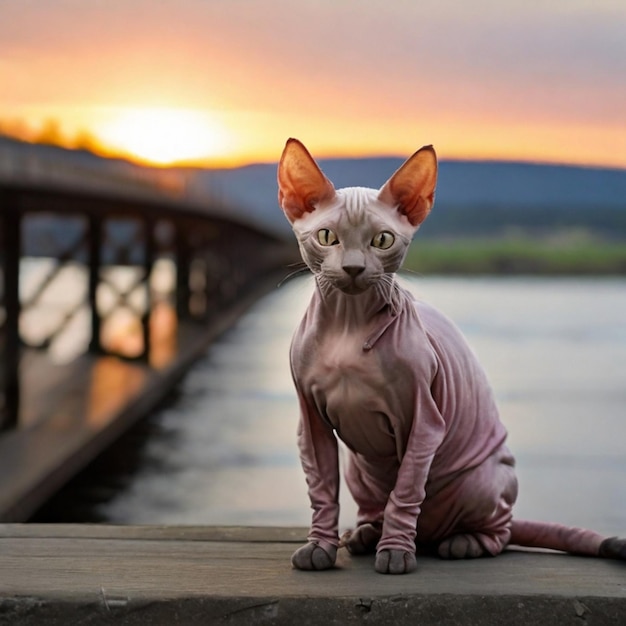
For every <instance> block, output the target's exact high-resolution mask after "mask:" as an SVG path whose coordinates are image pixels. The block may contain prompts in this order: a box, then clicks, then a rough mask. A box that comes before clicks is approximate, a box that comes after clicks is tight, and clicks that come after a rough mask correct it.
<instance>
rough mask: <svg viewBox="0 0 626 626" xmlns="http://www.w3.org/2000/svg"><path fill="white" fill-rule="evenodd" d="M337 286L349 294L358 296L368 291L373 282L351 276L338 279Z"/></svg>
mask: <svg viewBox="0 0 626 626" xmlns="http://www.w3.org/2000/svg"><path fill="white" fill-rule="evenodd" d="M335 287H337V289H339V291H341V292H343V293H345V294H346V295H348V296H358V295H359V294H362V293H364V292H366V291H367V290H368V289H369V288H370V287H371V283H370V282H369V281H364V280H359V279H353V278H351V279H345V280H340V281H337V282H336V283H335Z"/></svg>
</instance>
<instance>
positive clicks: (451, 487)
mask: <svg viewBox="0 0 626 626" xmlns="http://www.w3.org/2000/svg"><path fill="white" fill-rule="evenodd" d="M516 498H517V478H516V476H515V470H514V459H513V456H512V455H511V453H510V452H509V451H508V449H507V448H506V447H504V446H503V447H502V448H500V449H499V450H497V451H496V452H494V454H492V455H491V456H490V457H489V458H487V459H486V460H485V461H484V462H483V463H481V464H480V465H479V466H477V467H475V468H471V469H469V470H466V471H464V472H463V473H462V474H460V475H459V476H458V477H456V478H455V479H454V480H453V481H451V482H450V483H449V484H448V485H446V486H445V488H443V489H442V490H441V491H440V492H438V493H437V494H436V495H435V496H434V497H433V498H431V499H430V501H429V498H427V499H426V501H425V502H424V507H423V510H422V516H421V517H420V521H419V522H418V538H419V536H420V534H422V535H423V534H424V530H425V531H426V533H427V534H428V532H429V527H430V529H431V530H430V532H431V537H430V539H431V541H432V540H434V541H433V542H434V543H436V544H438V545H437V552H438V554H439V556H440V557H441V558H444V559H471V558H478V557H481V556H495V555H497V554H499V553H500V552H502V550H503V549H504V548H505V547H506V546H507V544H508V543H509V539H510V537H511V520H512V516H513V504H514V503H515V500H516ZM420 522H422V526H423V528H422V533H420V528H419V527H420ZM437 527H438V528H439V531H440V532H441V533H442V534H439V537H437V536H432V532H433V531H434V529H435V528H437Z"/></svg>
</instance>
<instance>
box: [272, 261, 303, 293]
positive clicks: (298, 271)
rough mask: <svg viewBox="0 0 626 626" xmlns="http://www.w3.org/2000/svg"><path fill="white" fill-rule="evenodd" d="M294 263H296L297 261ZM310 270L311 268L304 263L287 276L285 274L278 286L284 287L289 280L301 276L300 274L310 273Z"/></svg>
mask: <svg viewBox="0 0 626 626" xmlns="http://www.w3.org/2000/svg"><path fill="white" fill-rule="evenodd" d="M293 265H296V264H295V263H294V264H293ZM309 271H310V270H309V268H308V267H307V266H306V265H304V266H303V267H300V268H298V269H297V270H295V271H293V272H290V273H289V274H287V276H285V277H284V278H283V279H282V280H281V281H280V282H279V283H278V285H277V287H279V288H280V287H282V286H283V285H284V284H285V283H286V282H287V281H289V280H291V279H292V278H295V277H296V276H299V275H300V274H306V273H308V272H309Z"/></svg>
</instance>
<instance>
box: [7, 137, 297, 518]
mask: <svg viewBox="0 0 626 626" xmlns="http://www.w3.org/2000/svg"><path fill="white" fill-rule="evenodd" d="M33 149H34V148H33ZM0 156H2V155H1V154H0ZM27 156H28V158H25V159H23V163H22V161H20V160H19V159H17V158H14V157H13V156H12V153H11V154H9V155H8V157H7V158H6V159H5V160H4V161H3V160H2V159H0V165H2V164H3V163H4V165H6V164H7V163H9V164H10V165H11V168H9V170H6V168H5V169H3V168H1V167H0V521H5V522H15V521H26V520H27V519H28V518H29V517H30V516H31V515H32V514H33V513H34V512H35V511H36V510H37V508H38V507H39V506H41V505H42V504H43V503H44V502H45V501H46V500H47V499H48V498H49V497H50V496H52V495H53V494H54V493H55V492H56V491H57V490H58V489H59V488H60V487H62V486H63V485H64V484H65V483H66V482H67V481H68V480H69V479H70V478H72V477H73V476H74V475H75V474H76V473H78V472H79V471H80V470H81V469H83V468H84V467H85V466H86V465H87V464H88V463H89V462H90V461H92V460H93V459H94V458H95V457H96V456H97V455H98V454H99V453H100V452H102V451H103V450H104V449H105V448H106V447H107V446H109V445H110V444H111V443H112V442H113V441H115V439H116V438H118V437H119V436H120V435H121V434H122V433H123V432H124V431H125V430H127V429H128V428H129V427H130V426H131V425H132V424H134V423H135V422H136V421H137V420H139V419H140V418H142V417H144V416H146V415H148V414H149V412H150V411H152V410H153V409H154V408H155V406H156V405H157V404H158V402H159V401H161V400H162V399H163V398H164V397H165V395H166V394H167V393H168V392H169V391H170V390H171V389H172V387H173V386H174V385H175V384H176V382H177V381H178V380H179V379H180V377H181V376H182V375H183V373H184V372H185V371H186V370H187V369H188V368H189V367H190V365H191V364H192V363H193V361H194V360H195V359H197V358H198V357H199V356H200V355H201V354H202V353H203V351H204V350H205V349H206V348H207V346H208V345H209V343H210V342H211V341H212V340H213V339H214V338H215V337H216V336H217V335H218V334H219V333H220V332H222V331H223V330H224V329H225V328H227V327H228V326H229V325H230V324H232V323H233V322H234V320H235V319H237V317H238V316H239V315H240V314H241V313H242V312H243V311H244V310H245V309H246V308H247V307H248V306H250V305H251V304H252V302H254V301H255V300H256V299H257V298H258V297H260V295H262V294H263V293H265V292H266V291H267V290H268V289H271V288H273V287H275V286H276V285H277V284H278V282H279V281H280V279H281V278H282V277H284V275H285V273H286V270H285V266H286V265H287V264H288V263H289V261H290V260H291V259H292V258H293V252H294V250H295V247H294V246H293V243H292V242H286V241H285V239H283V238H282V237H281V236H279V235H277V234H276V233H275V232H273V231H272V230H271V229H267V228H264V227H263V226H259V224H256V223H251V222H247V221H246V220H245V218H244V217H242V215H243V211H242V210H241V209H238V210H237V208H236V207H231V206H229V205H228V203H227V201H226V200H225V199H224V198H223V197H213V196H211V195H210V194H209V195H206V196H204V197H201V198H198V197H195V198H190V197H187V196H185V194H184V185H182V186H180V185H179V186H173V187H172V186H171V185H169V186H166V187H163V186H159V185H155V184H153V182H151V181H150V180H148V181H146V180H144V178H143V177H139V178H137V175H138V174H139V173H143V171H142V172H134V170H133V177H131V178H128V176H127V175H126V174H124V175H123V176H122V175H118V174H116V173H115V172H113V173H112V172H110V171H109V170H108V169H103V168H104V165H102V166H101V165H98V164H97V163H96V165H95V166H93V167H92V169H90V170H89V169H88V170H84V169H83V170H81V169H77V164H76V163H73V162H72V163H69V164H65V166H64V164H63V163H62V162H61V161H62V159H60V160H59V159H57V160H55V162H45V163H40V164H39V165H38V166H37V167H36V168H34V174H36V176H34V177H33V176H31V174H33V172H31V171H30V170H29V169H28V167H31V169H33V168H32V165H33V163H37V161H36V160H35V161H33V158H34V157H36V156H37V154H35V155H27ZM5 157H6V155H5ZM31 157H33V158H31ZM20 164H21V165H20ZM29 164H30V165H29ZM124 171H125V170H124ZM29 172H30V173H29ZM272 201H273V199H272ZM158 268H161V269H162V270H163V271H161V272H159V271H157V270H158ZM26 278H28V279H29V280H30V284H29V288H28V289H26ZM77 329H78V330H77ZM68 335H71V337H80V338H82V339H81V341H82V344H81V345H80V346H79V348H78V349H77V350H76V354H75V355H74V356H73V357H72V358H71V359H68V360H67V361H65V362H62V363H59V362H58V360H55V358H54V351H55V349H56V348H58V346H59V345H62V344H63V340H62V338H63V337H65V338H66V340H65V341H66V343H65V345H67V336H68Z"/></svg>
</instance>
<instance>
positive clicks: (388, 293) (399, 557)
mask: <svg viewBox="0 0 626 626" xmlns="http://www.w3.org/2000/svg"><path fill="white" fill-rule="evenodd" d="M436 179H437V160H436V156H435V152H434V150H433V149H432V147H430V146H426V147H424V148H422V149H421V150H419V151H418V152H416V153H415V154H414V155H413V156H412V157H411V158H410V159H408V160H407V161H406V162H405V163H404V165H403V166H402V167H401V168H400V169H399V170H398V171H397V172H396V173H395V174H394V175H393V176H392V177H391V178H390V179H389V180H388V181H387V182H386V183H385V185H383V187H382V188H381V189H380V190H374V189H367V188H360V187H359V188H347V189H339V190H335V189H334V187H333V185H332V183H331V182H330V181H329V180H328V179H327V178H326V177H325V176H324V174H323V173H322V171H321V170H320V169H319V167H318V166H317V164H316V163H315V161H314V160H313V158H312V157H311V155H310V154H309V153H308V151H307V150H306V148H305V147H304V146H303V145H302V144H301V143H300V142H299V141H297V140H294V139H290V140H289V141H288V142H287V145H286V147H285V150H284V152H283V155H282V158H281V162H280V165H279V169H278V182H279V202H280V204H281V207H282V209H283V211H284V212H285V215H286V216H287V218H288V219H289V221H290V222H291V224H292V227H293V230H294V232H295V234H296V237H297V239H298V243H299V246H300V251H301V253H302V258H303V259H304V261H305V262H306V264H307V265H308V266H309V268H310V269H311V271H312V272H313V274H314V276H315V280H316V289H315V292H314V294H313V297H312V299H311V302H310V304H309V307H308V309H307V311H306V313H305V316H304V319H303V320H302V322H301V324H300V327H299V328H298V330H297V332H296V334H295V336H294V339H293V342H292V348H291V368H292V372H293V377H294V381H295V385H296V390H297V393H298V398H299V402H300V409H301V419H300V424H299V429H298V445H299V449H300V458H301V461H302V466H303V469H304V472H305V475H306V480H307V484H308V490H309V496H310V499H311V504H312V508H313V519H312V525H311V531H310V534H309V542H308V543H307V544H306V545H304V546H302V547H301V548H299V549H298V550H297V551H296V552H295V553H294V555H293V557H292V564H293V565H294V567H296V568H298V569H303V570H324V569H328V568H330V567H333V565H334V564H335V560H336V555H337V548H338V547H340V546H345V547H346V548H347V549H348V550H349V551H350V553H351V554H353V555H358V554H368V553H373V552H375V553H376V557H375V565H374V567H375V569H376V571H377V572H380V573H383V574H404V573H408V572H411V571H413V570H415V569H416V567H417V561H416V557H415V551H416V542H417V543H420V544H425V545H426V546H431V547H432V546H435V547H436V549H437V550H438V553H439V555H440V556H441V557H443V558H449V559H459V558H474V557H479V556H483V555H496V554H498V553H499V552H501V551H502V550H503V548H504V547H505V546H506V545H507V544H508V543H510V542H515V543H518V544H522V545H533V546H541V547H550V548H555V549H560V550H567V551H571V552H577V553H581V554H591V555H600V554H601V555H602V556H611V557H614V558H624V550H625V548H624V546H625V545H626V544H625V542H624V541H623V540H619V539H611V540H605V538H604V537H602V536H601V535H599V534H597V533H594V532H593V531H588V530H581V529H575V528H566V527H563V526H560V525H554V524H541V523H537V522H522V521H513V520H512V507H513V504H514V502H515V499H516V497H517V479H516V476H515V471H514V459H513V456H512V455H511V453H510V451H509V450H508V448H507V447H506V445H505V440H506V430H505V428H504V426H503V425H502V423H501V421H500V419H499V416H498V410H497V408H496V405H495V402H494V398H493V394H492V391H491V388H490V386H489V384H488V381H487V378H486V376H485V374H484V371H483V369H482V368H481V366H480V364H479V363H478V361H477V359H476V358H475V356H474V354H473V353H472V351H471V350H470V348H469V347H468V345H467V344H466V342H465V341H464V339H463V337H462V336H461V334H460V332H459V331H458V330H457V328H456V327H455V326H454V325H453V324H452V322H450V321H449V320H448V319H447V318H446V317H445V316H443V315H442V314H441V313H439V312H438V311H437V310H435V309H434V308H432V307H430V306H428V305H426V304H424V303H422V302H417V301H416V300H415V299H414V298H413V297H412V296H411V295H410V294H409V293H408V292H407V291H406V290H404V289H402V288H401V287H400V286H399V285H398V284H397V283H396V281H395V278H394V275H395V272H396V271H397V270H398V269H399V267H400V265H401V264H402V261H403V259H404V255H405V253H406V250H407V247H408V245H409V243H410V241H411V239H412V237H413V235H414V234H415V232H416V230H417V228H418V227H419V225H420V224H421V223H422V221H423V220H424V219H425V218H426V216H427V215H428V213H429V211H430V209H431V207H432V205H433V201H434V193H435V185H436ZM337 437H339V438H340V439H341V440H342V441H343V442H344V443H345V444H346V445H347V447H348V449H349V451H350V452H349V462H348V465H347V467H346V470H345V478H346V482H347V484H348V487H349V489H350V492H351V493H352V496H353V497H354V499H355V501H356V503H357V505H358V517H357V525H356V528H355V529H354V530H352V531H348V532H347V533H345V534H344V535H343V537H342V538H341V541H340V540H339V537H338V519H339V503H338V491H339V463H338V448H337V445H338V444H337Z"/></svg>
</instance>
